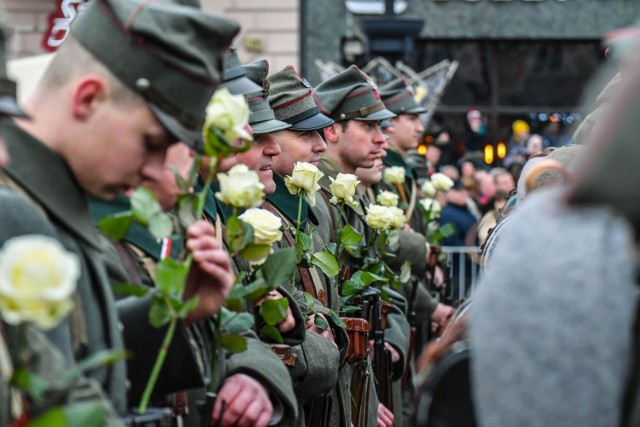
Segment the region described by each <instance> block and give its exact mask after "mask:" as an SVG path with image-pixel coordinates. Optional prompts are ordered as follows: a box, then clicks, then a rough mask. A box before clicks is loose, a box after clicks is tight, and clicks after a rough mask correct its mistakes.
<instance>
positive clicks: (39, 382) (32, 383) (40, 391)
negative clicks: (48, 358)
mask: <svg viewBox="0 0 640 427" xmlns="http://www.w3.org/2000/svg"><path fill="white" fill-rule="evenodd" d="M11 383H12V385H14V386H16V387H17V388H21V389H23V390H25V391H26V393H27V394H28V395H29V396H30V397H31V398H32V399H34V400H35V401H37V402H40V401H41V400H42V399H43V398H44V395H45V393H46V392H47V389H48V388H49V383H48V382H47V381H45V380H44V379H42V378H40V377H39V376H38V375H36V374H34V373H33V372H29V371H28V370H27V369H25V368H17V369H16V370H15V371H14V373H13V377H12V378H11Z"/></svg>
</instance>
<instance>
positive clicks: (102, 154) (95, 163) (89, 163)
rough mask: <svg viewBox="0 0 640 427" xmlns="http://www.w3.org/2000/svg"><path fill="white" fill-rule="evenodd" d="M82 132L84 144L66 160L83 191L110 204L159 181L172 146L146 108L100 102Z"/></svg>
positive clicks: (142, 104) (140, 105) (167, 135)
mask: <svg viewBox="0 0 640 427" xmlns="http://www.w3.org/2000/svg"><path fill="white" fill-rule="evenodd" d="M84 130H85V132H84V134H85V135H86V138H87V139H86V141H85V142H84V143H82V144H76V145H75V148H74V152H73V153H69V154H68V155H66V156H65V157H66V158H67V161H68V162H69V165H70V166H71V169H72V170H73V171H74V174H75V176H76V178H77V179H78V182H79V183H80V185H81V186H82V187H83V189H84V190H85V191H86V192H88V193H89V194H91V195H93V196H95V197H97V198H101V199H106V200H109V199H112V198H113V197H115V195H116V194H117V193H118V192H120V191H128V190H130V189H131V188H135V187H137V186H139V185H140V184H141V183H142V181H143V180H144V179H147V178H151V179H153V177H156V176H158V174H160V173H161V172H162V170H163V167H164V158H165V154H166V151H167V148H168V147H169V146H170V145H171V144H172V143H173V142H174V140H173V138H172V137H171V136H170V135H169V133H168V132H167V131H166V130H165V129H164V127H163V126H162V125H161V124H160V122H158V120H157V119H156V118H155V116H154V115H153V113H152V112H151V110H149V108H148V107H147V106H146V105H145V104H144V103H142V102H140V103H132V104H131V105H125V106H123V105H121V104H120V105H118V104H116V103H114V102H113V101H104V102H101V103H100V104H99V105H97V106H96V108H95V111H94V112H93V113H92V114H91V116H90V117H88V118H87V124H86V126H85V127H84Z"/></svg>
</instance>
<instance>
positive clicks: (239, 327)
mask: <svg viewBox="0 0 640 427" xmlns="http://www.w3.org/2000/svg"><path fill="white" fill-rule="evenodd" d="M220 315H221V324H222V330H223V331H225V332H228V333H231V334H239V333H242V332H246V331H248V330H249V329H251V328H252V327H253V324H254V318H253V315H252V314H251V313H247V312H244V313H235V312H233V311H229V310H226V309H224V308H223V309H222V311H221V312H220Z"/></svg>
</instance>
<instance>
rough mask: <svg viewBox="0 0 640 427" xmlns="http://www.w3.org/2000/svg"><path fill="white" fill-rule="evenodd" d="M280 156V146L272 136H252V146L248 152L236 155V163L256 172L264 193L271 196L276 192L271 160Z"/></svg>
mask: <svg viewBox="0 0 640 427" xmlns="http://www.w3.org/2000/svg"><path fill="white" fill-rule="evenodd" d="M279 154H280V146H279V145H278V143H277V142H276V140H275V138H274V137H273V134H269V133H266V134H261V135H253V144H252V145H251V148H250V149H249V151H246V152H244V153H239V154H236V160H237V161H238V163H242V164H245V165H247V167H248V168H249V169H251V170H254V171H256V172H258V175H259V176H260V182H262V184H263V185H264V192H265V193H266V194H271V193H273V192H274V191H276V183H275V182H274V181H273V171H272V170H271V168H272V166H273V159H274V157H275V156H277V155H279Z"/></svg>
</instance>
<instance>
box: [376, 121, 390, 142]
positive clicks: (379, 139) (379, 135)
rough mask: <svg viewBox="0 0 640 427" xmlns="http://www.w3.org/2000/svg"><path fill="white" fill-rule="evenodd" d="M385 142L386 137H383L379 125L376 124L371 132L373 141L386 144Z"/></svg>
mask: <svg viewBox="0 0 640 427" xmlns="http://www.w3.org/2000/svg"><path fill="white" fill-rule="evenodd" d="M386 142H387V138H385V136H384V134H383V133H382V129H380V126H379V125H377V126H376V129H375V131H374V133H373V143H374V144H386Z"/></svg>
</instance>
